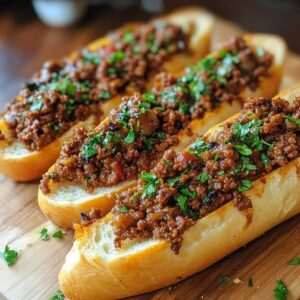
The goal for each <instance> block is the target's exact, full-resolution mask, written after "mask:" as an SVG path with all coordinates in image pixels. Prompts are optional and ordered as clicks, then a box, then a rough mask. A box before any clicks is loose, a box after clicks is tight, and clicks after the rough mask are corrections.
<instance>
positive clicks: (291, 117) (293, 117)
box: [284, 115, 296, 123]
mask: <svg viewBox="0 0 300 300" xmlns="http://www.w3.org/2000/svg"><path fill="white" fill-rule="evenodd" d="M284 118H285V120H287V121H289V122H291V123H294V122H295V120H296V118H295V116H292V115H286V116H284Z"/></svg>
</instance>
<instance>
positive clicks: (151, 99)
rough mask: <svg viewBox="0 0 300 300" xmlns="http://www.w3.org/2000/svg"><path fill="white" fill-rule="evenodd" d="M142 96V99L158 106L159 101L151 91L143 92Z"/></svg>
mask: <svg viewBox="0 0 300 300" xmlns="http://www.w3.org/2000/svg"><path fill="white" fill-rule="evenodd" d="M142 97H143V99H144V100H146V101H148V102H149V103H151V104H153V105H159V106H160V103H159V102H158V101H156V98H155V95H154V94H153V93H151V92H147V93H144V94H143V95H142Z"/></svg>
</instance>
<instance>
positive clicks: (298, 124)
mask: <svg viewBox="0 0 300 300" xmlns="http://www.w3.org/2000/svg"><path fill="white" fill-rule="evenodd" d="M296 125H297V126H298V127H300V119H299V120H298V121H296Z"/></svg>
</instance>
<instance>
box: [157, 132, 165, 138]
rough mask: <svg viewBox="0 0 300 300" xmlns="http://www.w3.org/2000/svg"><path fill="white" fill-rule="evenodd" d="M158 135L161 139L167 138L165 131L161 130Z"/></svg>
mask: <svg viewBox="0 0 300 300" xmlns="http://www.w3.org/2000/svg"><path fill="white" fill-rule="evenodd" d="M157 137H158V138H159V139H164V138H165V133H164V132H163V131H159V132H158V133H157Z"/></svg>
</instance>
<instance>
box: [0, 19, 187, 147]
mask: <svg viewBox="0 0 300 300" xmlns="http://www.w3.org/2000/svg"><path fill="white" fill-rule="evenodd" d="M110 39H111V42H110V43H109V45H104V46H102V47H100V48H99V49H97V50H95V51H91V50H88V49H84V50H82V51H81V52H80V53H77V54H76V55H74V56H75V57H72V58H65V59H63V60H62V61H49V62H46V63H45V64H44V65H43V67H42V69H41V70H40V71H39V72H37V73H36V74H35V75H34V76H33V78H32V79H31V80H30V81H28V82H27V83H26V84H25V86H24V87H23V88H22V90H21V92H20V94H19V96H18V97H17V98H16V99H14V101H13V102H12V103H11V104H10V105H9V106H8V107H7V108H6V111H5V114H4V120H5V123H6V125H7V127H8V129H9V130H10V132H11V135H12V136H13V137H14V138H16V139H18V140H19V141H21V142H22V143H23V144H24V145H25V147H26V148H27V149H28V150H31V151H34V150H40V149H41V148H43V147H45V146H46V145H48V144H49V143H51V142H52V141H53V140H55V139H56V138H58V137H59V136H61V135H62V134H63V133H64V132H66V131H67V130H68V129H70V128H71V127H72V126H73V125H74V124H76V123H78V122H79V121H81V120H86V119H87V118H88V117H89V116H90V115H96V116H100V114H101V112H100V106H99V103H100V102H101V101H104V100H106V99H109V98H111V97H112V96H114V95H116V94H117V93H119V92H122V91H124V90H125V89H126V90H127V91H128V92H130V90H136V91H143V90H144V89H145V86H146V82H147V79H148V78H149V76H151V75H153V74H154V73H157V72H158V71H160V70H161V66H162V63H163V62H164V61H165V60H167V59H168V58H170V56H172V55H173V54H175V53H178V52H180V51H183V50H185V49H186V41H185V40H186V37H185V36H184V34H183V32H182V30H181V28H180V27H177V26H175V25H171V24H168V23H165V22H155V23H153V24H148V25H144V26H138V27H136V28H132V29H130V28H126V29H122V30H118V31H116V32H115V33H113V34H112V35H111V36H110Z"/></svg>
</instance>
